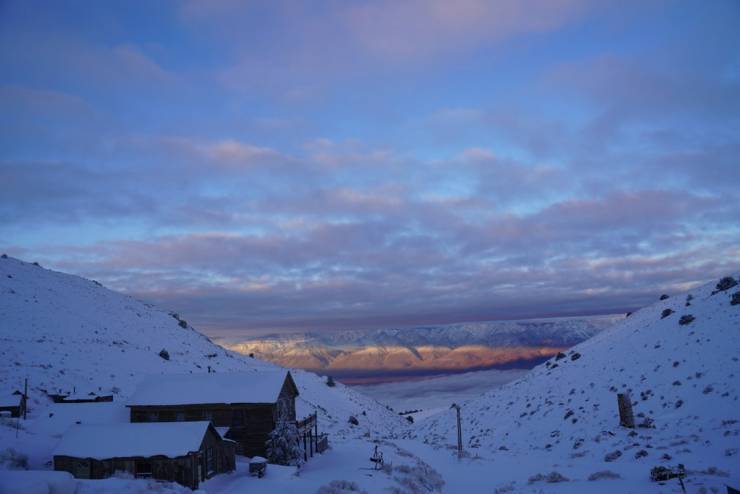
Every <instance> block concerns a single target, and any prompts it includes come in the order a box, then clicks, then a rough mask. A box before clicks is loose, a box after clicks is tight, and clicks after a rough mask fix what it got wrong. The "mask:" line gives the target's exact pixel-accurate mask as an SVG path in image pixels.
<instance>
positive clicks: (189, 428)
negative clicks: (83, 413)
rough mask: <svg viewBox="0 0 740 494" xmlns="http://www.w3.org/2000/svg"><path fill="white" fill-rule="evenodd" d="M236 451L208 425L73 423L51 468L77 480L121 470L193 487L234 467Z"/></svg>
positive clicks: (137, 475) (194, 423)
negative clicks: (66, 473) (67, 473)
mask: <svg viewBox="0 0 740 494" xmlns="http://www.w3.org/2000/svg"><path fill="white" fill-rule="evenodd" d="M234 451H235V445H234V443H233V442H232V441H229V440H225V439H223V438H222V437H221V436H220V435H219V434H218V432H217V431H216V429H215V428H214V427H213V425H212V424H211V423H210V422H181V423H156V424H151V423H144V424H141V423H140V424H130V423H129V424H110V425H75V426H73V427H71V428H70V429H69V430H68V431H67V433H66V434H64V436H63V437H62V440H61V441H60V442H59V444H58V445H57V447H56V449H55V450H54V470H60V471H66V472H69V473H71V474H72V475H74V476H75V477H76V478H80V479H103V478H107V477H110V476H111V475H113V473H114V472H116V471H123V472H128V473H130V474H131V475H134V476H135V477H138V478H152V479H157V480H166V481H170V482H177V483H179V484H182V485H184V486H186V487H190V488H191V489H197V488H198V486H199V485H200V482H202V481H203V480H206V479H209V478H211V477H213V476H214V475H217V474H219V473H224V472H230V471H233V470H234V469H235V458H234Z"/></svg>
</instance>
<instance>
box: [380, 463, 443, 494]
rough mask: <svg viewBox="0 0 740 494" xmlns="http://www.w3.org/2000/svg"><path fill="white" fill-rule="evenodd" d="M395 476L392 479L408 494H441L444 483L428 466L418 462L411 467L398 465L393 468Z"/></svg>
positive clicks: (437, 473)
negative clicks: (437, 493) (433, 493)
mask: <svg viewBox="0 0 740 494" xmlns="http://www.w3.org/2000/svg"><path fill="white" fill-rule="evenodd" d="M393 472H394V473H397V474H401V475H396V476H394V477H393V479H394V480H395V481H396V482H398V483H399V484H401V485H402V486H403V487H404V489H405V490H404V491H401V492H409V493H413V494H416V493H422V492H423V493H428V492H442V488H443V487H444V485H445V481H444V479H443V478H442V476H441V475H440V474H439V472H437V471H436V470H435V469H433V468H432V467H431V466H429V465H428V464H426V463H424V462H423V461H418V462H417V464H416V465H415V466H413V467H411V466H408V465H400V466H397V467H394V468H393Z"/></svg>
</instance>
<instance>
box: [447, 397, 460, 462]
mask: <svg viewBox="0 0 740 494" xmlns="http://www.w3.org/2000/svg"><path fill="white" fill-rule="evenodd" d="M450 408H454V409H455V411H456V412H457V458H458V459H460V458H462V456H463V449H462V424H461V421H460V405H458V404H457V403H453V404H452V406H451V407H450Z"/></svg>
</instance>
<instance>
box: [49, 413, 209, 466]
mask: <svg viewBox="0 0 740 494" xmlns="http://www.w3.org/2000/svg"><path fill="white" fill-rule="evenodd" d="M210 424H211V423H210V422H142V423H128V424H104V425H75V426H72V427H70V429H69V430H68V431H67V432H66V433H65V434H64V437H62V440H61V441H60V442H59V444H58V445H57V447H56V449H54V455H55V456H57V455H60V456H73V457H76V458H94V459H96V460H105V459H108V458H128V457H132V456H146V457H149V456H167V457H169V458H176V457H178V456H185V455H187V454H188V453H190V452H192V451H198V450H199V449H200V445H201V444H202V442H203V437H204V436H205V434H206V430H208V427H209V426H210Z"/></svg>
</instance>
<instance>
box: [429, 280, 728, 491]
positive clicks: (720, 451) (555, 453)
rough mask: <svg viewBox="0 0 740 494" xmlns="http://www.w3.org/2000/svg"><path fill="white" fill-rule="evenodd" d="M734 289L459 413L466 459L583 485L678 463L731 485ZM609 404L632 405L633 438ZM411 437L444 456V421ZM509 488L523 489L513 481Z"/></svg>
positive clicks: (695, 294)
mask: <svg viewBox="0 0 740 494" xmlns="http://www.w3.org/2000/svg"><path fill="white" fill-rule="evenodd" d="M734 278H735V279H737V278H738V276H737V274H736V275H735V276H734ZM733 283H735V281H731V279H730V278H727V279H724V280H723V281H722V282H720V283H718V282H717V280H715V281H714V282H712V283H710V284H707V285H705V286H701V287H699V288H697V289H694V290H691V291H689V292H688V293H686V294H683V295H677V296H673V297H670V298H667V299H664V300H660V301H659V302H657V303H655V304H654V305H651V306H649V307H646V308H644V309H642V310H640V311H638V312H635V313H634V314H632V315H631V316H630V317H628V318H626V319H625V320H624V321H622V322H621V323H618V324H616V325H614V326H613V327H611V328H609V329H607V330H605V331H603V332H601V333H600V334H598V335H596V336H594V337H593V338H592V339H590V340H588V341H586V342H584V343H581V344H579V345H577V346H575V347H574V348H572V349H571V350H570V351H567V352H564V353H561V354H559V355H557V356H555V357H554V358H552V359H550V360H548V361H547V362H546V363H544V364H542V365H540V366H538V367H536V368H535V369H534V370H532V371H531V372H529V373H528V374H527V375H526V376H525V377H523V378H522V379H520V380H518V381H515V382H512V383H510V384H507V385H504V386H503V387H501V388H498V389H496V390H494V391H491V392H489V393H487V394H485V395H483V396H481V397H479V398H476V399H473V400H471V401H469V402H467V403H464V404H463V408H462V417H463V431H464V438H465V447H466V449H467V450H468V451H469V452H471V453H475V454H479V455H481V456H486V457H490V458H492V459H494V460H496V459H501V460H504V459H507V458H515V457H522V455H527V456H532V457H536V458H540V460H539V461H540V462H542V463H543V464H544V463H545V462H548V461H550V462H551V463H553V464H559V465H560V468H559V469H558V473H561V474H564V475H565V476H566V477H572V476H573V475H575V476H579V475H580V476H582V477H583V479H584V480H585V477H586V476H588V474H590V473H595V472H596V470H597V468H596V467H599V468H600V469H601V470H609V471H612V473H614V474H616V475H621V476H623V477H629V476H632V477H635V478H636V476H638V475H640V476H642V477H641V478H647V474H648V472H649V470H650V468H651V467H652V466H655V465H675V464H677V463H682V464H684V465H685V466H686V468H688V469H690V470H691V471H693V472H694V474H696V475H698V474H704V475H708V476H717V475H719V476H722V475H726V476H729V477H734V479H735V480H736V479H737V478H738V475H740V472H738V468H737V465H738V458H740V456H739V455H740V285H735V286H731V287H730V288H728V289H723V288H725V287H727V286H730V285H733ZM617 393H629V394H630V396H631V399H632V401H633V403H634V414H635V420H636V422H637V424H638V427H637V428H635V429H628V428H624V427H620V426H619V416H618V408H617ZM417 433H418V437H419V438H421V439H423V440H424V442H426V443H429V444H433V445H436V446H439V447H448V446H449V445H451V444H454V443H455V441H456V439H455V438H456V423H455V418H454V414H451V413H448V414H444V415H439V416H436V417H432V418H430V419H428V420H427V421H426V422H423V423H422V424H420V428H419V429H418V430H417ZM589 469H590V471H587V470H589ZM579 470H580V473H579ZM574 472H575V473H574ZM532 473H534V472H532ZM545 473H547V472H545ZM604 475H607V474H604ZM689 477H691V475H690V476H689ZM525 478H526V477H525ZM729 483H730V484H733V482H729ZM525 485H526V484H525ZM506 487H507V486H504V487H502V488H506ZM511 487H512V492H514V491H518V490H520V489H523V486H522V484H521V481H520V483H519V484H518V487H517V486H516V485H514V484H512V485H511ZM677 487H678V486H677V483H676V488H677ZM566 491H568V492H570V491H569V490H568V488H566V490H565V491H563V492H566ZM622 492H624V491H622ZM691 492H697V491H691ZM699 492H703V491H699ZM712 492H715V491H712Z"/></svg>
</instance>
